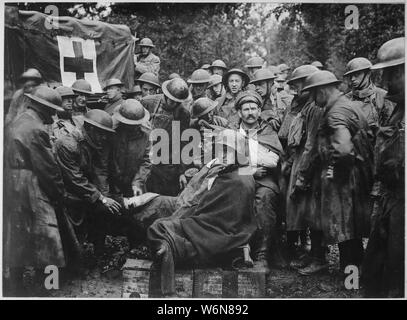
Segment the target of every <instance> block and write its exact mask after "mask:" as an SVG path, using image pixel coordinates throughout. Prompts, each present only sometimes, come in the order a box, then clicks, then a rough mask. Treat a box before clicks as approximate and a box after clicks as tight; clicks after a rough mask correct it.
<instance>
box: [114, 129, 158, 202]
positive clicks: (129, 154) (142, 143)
mask: <svg viewBox="0 0 407 320" xmlns="http://www.w3.org/2000/svg"><path fill="white" fill-rule="evenodd" d="M113 139H114V140H113V148H112V160H113V161H112V182H113V185H112V192H114V193H119V194H122V195H123V196H124V197H132V196H133V191H132V190H133V189H132V187H133V186H137V187H139V188H140V189H141V190H144V191H145V190H146V188H145V183H146V180H147V177H148V176H149V174H150V167H151V162H150V155H149V153H150V145H151V143H150V140H149V133H146V132H144V131H139V132H137V133H134V132H131V133H129V132H127V131H126V130H123V129H121V128H120V127H119V128H117V131H116V135H115V137H114V138H113Z"/></svg>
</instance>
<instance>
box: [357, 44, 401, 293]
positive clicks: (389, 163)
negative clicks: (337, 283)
mask: <svg viewBox="0 0 407 320" xmlns="http://www.w3.org/2000/svg"><path fill="white" fill-rule="evenodd" d="M377 57H378V60H379V61H378V63H377V64H376V65H374V66H373V69H383V80H384V81H385V83H386V84H387V86H388V90H389V91H388V93H387V98H388V99H391V100H392V101H393V102H394V103H395V104H396V105H395V107H394V110H393V113H392V114H391V116H390V119H389V120H388V122H387V123H384V127H382V128H380V130H379V132H378V134H377V141H376V146H375V167H376V168H375V173H376V178H377V180H378V181H379V183H380V194H381V196H380V200H379V206H378V209H379V210H378V214H377V217H375V219H373V221H372V223H373V230H372V233H371V234H370V239H369V242H368V245H367V248H366V256H365V261H364V265H363V270H362V271H363V272H362V277H363V280H364V281H363V283H364V284H363V285H364V287H365V296H367V297H398V298H401V297H404V287H405V275H404V271H405V253H404V250H405V249H404V248H405V228H404V226H405V209H404V207H405V181H404V180H405V179H404V174H405V173H404V171H405V169H404V167H405V153H404V151H405V138H404V135H405V111H404V108H405V92H404V90H405V88H404V86H405V79H404V67H405V38H396V39H392V40H389V41H387V42H386V43H384V44H383V45H382V46H381V48H380V49H379V51H378V53H377Z"/></svg>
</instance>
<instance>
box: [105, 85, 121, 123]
mask: <svg viewBox="0 0 407 320" xmlns="http://www.w3.org/2000/svg"><path fill="white" fill-rule="evenodd" d="M123 86H124V84H123V82H121V81H120V80H119V79H114V78H113V79H109V80H107V81H106V84H105V87H104V88H103V91H105V92H106V96H107V104H106V105H105V107H104V110H105V111H106V112H107V113H108V114H109V115H110V116H112V115H113V113H114V111H115V109H116V108H119V107H120V105H121V104H122V103H123V101H124V100H123Z"/></svg>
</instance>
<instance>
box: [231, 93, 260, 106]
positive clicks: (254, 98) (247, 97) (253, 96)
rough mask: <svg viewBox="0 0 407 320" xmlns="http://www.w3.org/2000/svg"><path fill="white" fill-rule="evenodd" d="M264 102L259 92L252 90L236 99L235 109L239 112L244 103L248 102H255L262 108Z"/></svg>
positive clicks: (240, 94)
mask: <svg viewBox="0 0 407 320" xmlns="http://www.w3.org/2000/svg"><path fill="white" fill-rule="evenodd" d="M262 101H263V99H262V98H261V96H260V95H259V94H258V93H257V92H255V91H252V90H248V91H242V92H240V93H239V94H238V96H237V97H236V102H235V108H236V109H237V110H239V109H240V107H241V106H242V105H243V104H244V103H248V102H253V103H255V104H257V105H258V106H259V107H261V105H262V103H263V102H262Z"/></svg>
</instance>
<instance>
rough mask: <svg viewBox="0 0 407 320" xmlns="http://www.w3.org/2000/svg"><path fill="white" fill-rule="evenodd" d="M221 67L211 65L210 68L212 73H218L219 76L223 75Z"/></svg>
mask: <svg viewBox="0 0 407 320" xmlns="http://www.w3.org/2000/svg"><path fill="white" fill-rule="evenodd" d="M223 72H224V71H223V69H222V68H218V67H213V68H212V74H218V75H220V76H221V77H222V76H223Z"/></svg>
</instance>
